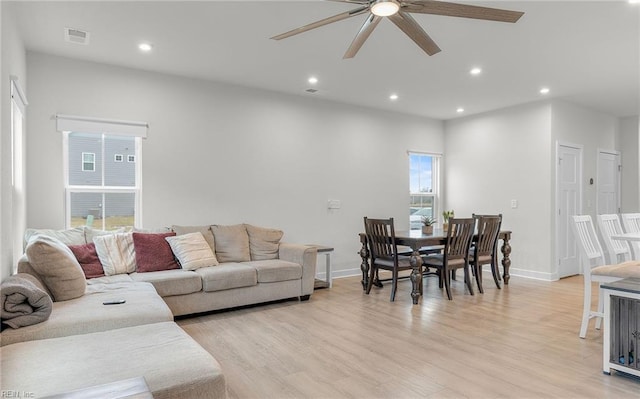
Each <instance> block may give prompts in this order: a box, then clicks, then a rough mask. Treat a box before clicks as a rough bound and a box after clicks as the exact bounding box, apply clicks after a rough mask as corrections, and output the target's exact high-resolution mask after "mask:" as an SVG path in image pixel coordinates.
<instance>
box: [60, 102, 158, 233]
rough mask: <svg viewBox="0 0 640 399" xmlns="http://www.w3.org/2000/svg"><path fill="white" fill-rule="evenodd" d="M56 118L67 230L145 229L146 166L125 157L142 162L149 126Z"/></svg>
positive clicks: (89, 119)
mask: <svg viewBox="0 0 640 399" xmlns="http://www.w3.org/2000/svg"><path fill="white" fill-rule="evenodd" d="M56 118H57V128H58V130H59V131H61V132H62V133H63V135H64V136H63V137H64V139H63V143H64V148H63V152H64V170H65V197H66V200H65V215H66V225H67V227H76V226H82V225H91V226H93V227H94V228H97V229H102V230H113V229H118V228H127V229H129V228H132V227H134V226H136V227H140V219H141V209H140V208H141V207H140V204H141V196H142V193H141V171H142V169H141V163H140V162H124V157H127V160H129V159H130V157H131V156H133V157H134V159H138V160H139V159H140V154H141V147H142V138H144V137H146V130H147V125H146V123H141V122H122V121H106V120H99V119H94V118H82V117H73V116H66V115H57V116H56ZM105 132H108V133H105ZM111 160H114V161H115V162H111ZM86 171H92V172H94V173H83V172H86Z"/></svg>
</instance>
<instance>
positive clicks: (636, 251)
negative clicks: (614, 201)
mask: <svg viewBox="0 0 640 399" xmlns="http://www.w3.org/2000/svg"><path fill="white" fill-rule="evenodd" d="M620 219H622V227H624V231H625V232H626V233H638V234H640V213H622V214H620ZM631 249H633V259H634V260H640V241H633V242H631Z"/></svg>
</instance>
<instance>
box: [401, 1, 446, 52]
mask: <svg viewBox="0 0 640 399" xmlns="http://www.w3.org/2000/svg"><path fill="white" fill-rule="evenodd" d="M389 19H390V20H391V22H393V23H394V24H396V26H397V27H398V28H400V30H402V31H403V32H404V33H405V34H406V35H407V36H409V37H410V38H411V40H413V41H414V42H415V43H416V44H417V45H418V46H420V48H421V49H423V50H424V52H425V53H427V54H429V55H434V54H436V53H439V52H440V47H438V45H437V44H436V42H434V41H433V39H431V37H429V35H427V32H425V31H424V30H423V29H422V28H421V27H420V25H418V23H417V22H416V20H415V19H413V17H412V16H411V15H409V14H407V13H406V12H402V11H401V12H399V13H397V14H394V15H391V16H389Z"/></svg>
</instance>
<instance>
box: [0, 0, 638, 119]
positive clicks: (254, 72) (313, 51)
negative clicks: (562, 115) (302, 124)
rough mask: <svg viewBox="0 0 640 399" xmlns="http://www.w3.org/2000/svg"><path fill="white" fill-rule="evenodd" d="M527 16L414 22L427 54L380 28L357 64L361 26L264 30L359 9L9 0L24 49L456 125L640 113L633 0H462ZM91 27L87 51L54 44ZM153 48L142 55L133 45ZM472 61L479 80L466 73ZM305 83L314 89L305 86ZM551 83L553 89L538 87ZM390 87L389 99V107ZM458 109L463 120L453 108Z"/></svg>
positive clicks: (309, 3)
mask: <svg viewBox="0 0 640 399" xmlns="http://www.w3.org/2000/svg"><path fill="white" fill-rule="evenodd" d="M460 2H462V3H467V4H476V5H484V6H489V7H499V8H506V9H512V10H517V11H524V12H525V15H524V16H523V17H522V18H521V19H520V21H519V22H517V23H516V24H508V23H500V22H488V21H479V20H471V19H463V18H451V17H444V16H432V15H421V14H413V16H414V17H415V19H416V20H417V21H418V23H419V24H420V25H421V26H422V27H423V28H424V29H425V31H426V32H427V33H428V34H429V35H430V36H431V37H432V38H433V39H434V40H435V41H436V43H437V44H438V45H439V46H440V48H441V49H442V52H440V53H438V54H436V55H434V56H432V57H429V56H427V55H426V54H425V53H424V52H423V51H422V50H420V48H418V47H417V46H416V45H415V44H414V43H413V42H412V41H411V40H410V39H409V38H408V37H407V36H405V35H404V34H403V33H402V32H401V31H400V30H399V29H397V28H396V27H395V25H393V24H392V23H391V22H390V21H387V20H384V21H382V23H380V25H378V27H377V28H376V30H375V31H374V32H373V34H372V35H371V37H370V38H369V40H368V41H367V42H366V43H365V44H364V46H363V47H362V49H361V50H360V52H359V53H358V54H357V55H356V57H355V58H354V59H351V60H343V59H342V56H343V54H344V52H345V51H346V49H347V47H348V46H349V44H350V43H351V40H352V39H353V37H354V36H355V35H356V33H357V32H358V30H359V29H360V26H361V25H362V23H363V22H364V19H365V18H366V16H365V15H361V16H358V17H354V18H351V19H347V20H344V21H341V22H336V23H333V24H330V25H327V26H324V27H321V28H318V29H315V30H312V31H309V32H306V33H302V34H300V35H297V36H294V37H291V38H288V39H284V40H282V41H275V40H270V39H269V38H270V37H271V36H273V35H276V34H279V33H282V32H285V31H288V30H290V29H293V28H296V27H299V26H301V25H305V24H307V23H310V22H313V21H316V20H319V19H322V18H326V17H329V16H332V15H334V14H337V13H340V12H343V11H346V10H349V9H352V8H355V7H356V6H355V5H350V4H345V3H338V2H332V1H315V0H304V1H198V2H184V1H183V2H168V1H141V2H132V1H126V2H125V1H119V2H109V1H82V2H80V1H72V2H51V1H45V2H31V1H29V2H9V3H7V2H6V1H3V3H4V4H3V7H5V6H7V7H11V8H13V11H14V12H15V15H16V17H17V23H18V26H19V29H20V32H21V35H22V37H23V40H24V42H25V45H26V47H27V49H28V50H32V51H38V52H44V53H50V54H57V55H61V56H66V57H72V58H78V59H83V60H90V61H96V62H101V63H108V64H114V65H121V66H126V67H132V68H138V69H143V70H150V71H157V72H164V73H170V74H177V75H182V76H189V77H195V78H201V79H207V80H212V81H221V82H228V83H232V84H240V85H244V86H250V87H258V88H263V89H268V90H276V91H280V92H285V93H291V94H296V95H304V96H316V97H320V98H324V99H327V100H333V101H339V102H344V103H350V104H357V105H362V106H366V107H374V108H379V109H388V110H392V111H399V112H405V113H410V114H417V115H422V116H427V117H432V118H437V119H445V120H446V119H452V118H456V117H458V116H460V115H470V114H476V113H480V112H485V111H489V110H493V109H498V108H503V107H506V106H510V105H515V104H521V103H526V102H531V101H537V100H540V99H542V98H549V97H552V98H559V99H563V100H566V101H570V102H574V103H577V104H580V105H583V106H585V107H588V108H593V109H597V110H600V111H604V112H606V113H609V114H612V115H615V116H631V115H638V114H639V110H640V5H638V4H635V5H633V4H629V3H628V2H627V0H609V1H600V2H596V1H575V0H574V1H564V2H558V1H497V2H496V1H494V2H487V1H460ZM65 27H71V28H77V29H81V30H86V31H89V32H90V34H91V42H90V44H89V45H88V46H83V45H78V44H72V43H67V42H65V41H64V37H63V36H64V35H63V31H64V28H65ZM143 40H146V41H149V42H151V43H153V45H154V49H153V51H152V52H151V53H150V54H142V53H141V52H140V51H138V49H137V44H138V43H139V42H140V41H143ZM474 66H479V67H481V68H482V69H483V73H482V74H481V75H479V76H471V75H470V74H469V70H470V69H471V68H472V67H474ZM310 75H315V76H317V77H318V79H319V83H318V84H317V86H316V87H315V88H317V89H318V92H317V93H316V94H308V93H306V92H305V90H306V89H307V88H309V87H310V85H309V84H308V83H307V78H308V77H309V76H310ZM543 86H548V87H549V88H550V89H551V92H550V94H548V95H547V96H546V97H543V96H542V95H541V94H540V93H539V92H538V91H539V89H540V88H541V87H543ZM391 93H397V94H398V95H399V99H398V100H397V101H395V102H391V101H390V100H389V95H390V94H391ZM458 107H463V108H464V109H465V113H464V114H457V113H456V109H457V108H458Z"/></svg>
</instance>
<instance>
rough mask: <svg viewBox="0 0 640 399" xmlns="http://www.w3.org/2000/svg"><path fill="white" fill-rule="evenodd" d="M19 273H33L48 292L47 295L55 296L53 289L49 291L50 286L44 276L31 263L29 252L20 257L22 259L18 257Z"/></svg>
mask: <svg viewBox="0 0 640 399" xmlns="http://www.w3.org/2000/svg"><path fill="white" fill-rule="evenodd" d="M18 273H27V274H30V275H32V276H33V277H35V278H36V279H38V281H39V282H40V284H41V285H42V288H44V291H45V292H46V293H47V295H49V296H50V297H51V298H53V296H52V295H51V291H49V288H48V287H47V285H46V284H45V283H44V280H43V279H42V277H40V275H39V274H38V272H36V271H35V269H34V268H33V266H31V263H29V258H27V254H23V255H22V256H21V257H20V259H18Z"/></svg>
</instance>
